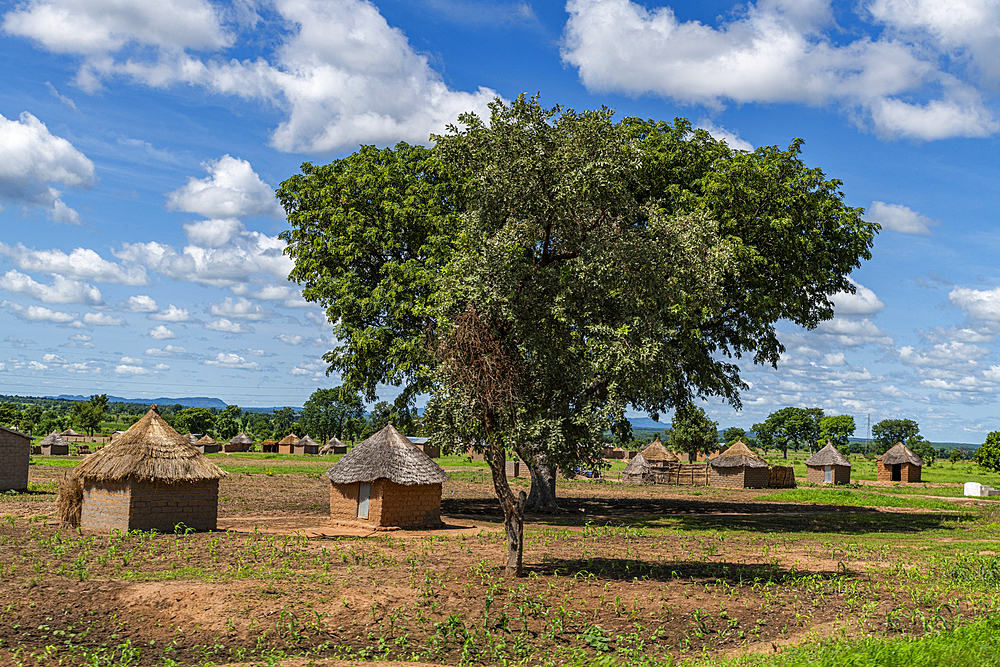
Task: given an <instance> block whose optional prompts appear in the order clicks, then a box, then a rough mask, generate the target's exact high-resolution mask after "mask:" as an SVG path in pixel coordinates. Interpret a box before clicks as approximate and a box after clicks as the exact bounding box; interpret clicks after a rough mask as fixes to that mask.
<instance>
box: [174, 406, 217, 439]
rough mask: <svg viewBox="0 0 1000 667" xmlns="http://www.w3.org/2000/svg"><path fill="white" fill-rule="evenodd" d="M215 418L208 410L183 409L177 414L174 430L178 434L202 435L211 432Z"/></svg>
mask: <svg viewBox="0 0 1000 667" xmlns="http://www.w3.org/2000/svg"><path fill="white" fill-rule="evenodd" d="M214 424H215V416H214V415H213V414H212V412H211V411H210V410H209V409H208V408H185V409H183V410H181V411H180V412H179V413H177V417H176V418H175V420H174V425H173V426H174V429H175V430H176V431H177V432H178V433H200V434H202V435H204V434H206V433H208V432H209V431H211V430H212V426H213V425H214Z"/></svg>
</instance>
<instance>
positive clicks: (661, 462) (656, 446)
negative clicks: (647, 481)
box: [632, 435, 680, 468]
mask: <svg viewBox="0 0 1000 667" xmlns="http://www.w3.org/2000/svg"><path fill="white" fill-rule="evenodd" d="M640 453H641V454H642V458H643V459H644V460H645V461H646V462H648V463H649V465H650V466H651V467H653V468H666V467H667V464H669V463H680V458H678V456H677V455H676V454H674V453H673V452H672V451H670V450H668V449H667V448H666V447H664V446H663V443H662V442H660V436H659V435H657V436H656V439H655V440H653V442H651V443H649V445H647V446H646V448H645V449H644V450H642V452H640ZM632 460H633V461H634V460H635V459H634V458H633V459H632Z"/></svg>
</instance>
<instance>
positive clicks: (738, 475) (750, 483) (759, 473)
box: [711, 466, 770, 489]
mask: <svg viewBox="0 0 1000 667" xmlns="http://www.w3.org/2000/svg"><path fill="white" fill-rule="evenodd" d="M711 475H712V482H711V484H712V486H723V487H728V488H731V489H765V488H767V482H768V479H769V477H770V472H769V471H768V469H767V468H748V467H746V466H738V467H734V468H716V467H715V466H712V473H711Z"/></svg>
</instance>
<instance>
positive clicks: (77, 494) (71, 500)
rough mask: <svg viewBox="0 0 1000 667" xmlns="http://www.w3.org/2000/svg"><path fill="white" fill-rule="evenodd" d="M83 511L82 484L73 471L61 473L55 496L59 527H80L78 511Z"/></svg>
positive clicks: (65, 528)
mask: <svg viewBox="0 0 1000 667" xmlns="http://www.w3.org/2000/svg"><path fill="white" fill-rule="evenodd" d="M82 511H83V484H82V483H81V482H80V478H79V477H78V476H77V475H76V474H75V473H74V474H72V475H63V477H62V479H60V480H59V496H58V497H57V498H56V512H57V514H58V516H59V527H60V528H62V529H63V530H71V529H74V528H79V527H80V513H81V512H82Z"/></svg>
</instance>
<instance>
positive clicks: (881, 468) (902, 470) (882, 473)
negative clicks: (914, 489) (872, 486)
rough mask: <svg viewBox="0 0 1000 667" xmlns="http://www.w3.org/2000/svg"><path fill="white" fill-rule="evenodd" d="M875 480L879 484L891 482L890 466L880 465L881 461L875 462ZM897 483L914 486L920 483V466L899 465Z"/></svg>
mask: <svg viewBox="0 0 1000 667" xmlns="http://www.w3.org/2000/svg"><path fill="white" fill-rule="evenodd" d="M875 470H876V473H877V477H876V479H878V481H880V482H892V466H891V465H885V464H884V463H882V459H879V460H877V461H876V462H875ZM899 481H900V482H905V483H908V484H914V483H916V482H919V481H920V466H915V465H912V464H910V463H901V464H899Z"/></svg>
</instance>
